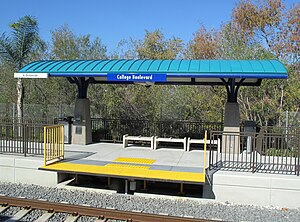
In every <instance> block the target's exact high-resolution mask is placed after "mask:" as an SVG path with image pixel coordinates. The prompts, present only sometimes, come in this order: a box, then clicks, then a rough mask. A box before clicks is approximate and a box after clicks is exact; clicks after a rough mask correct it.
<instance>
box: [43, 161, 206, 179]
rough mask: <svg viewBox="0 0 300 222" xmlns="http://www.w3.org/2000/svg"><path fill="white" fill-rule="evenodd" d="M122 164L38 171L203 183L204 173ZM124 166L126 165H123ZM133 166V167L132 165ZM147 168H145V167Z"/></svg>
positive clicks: (54, 166) (56, 165)
mask: <svg viewBox="0 0 300 222" xmlns="http://www.w3.org/2000/svg"><path fill="white" fill-rule="evenodd" d="M120 165H123V164H107V165H105V166H97V165H87V164H74V163H62V162H60V163H54V164H51V165H48V166H44V167H41V168H40V169H45V170H53V171H63V172H66V171H67V172H77V173H87V174H98V175H107V176H108V175H109V176H120V177H133V178H141V179H143V178H144V179H159V180H169V181H180V182H196V183H204V182H205V173H204V172H203V173H194V172H176V171H167V170H151V169H149V168H141V167H138V168H134V167H131V166H130V167H124V166H120ZM125 166H126V165H125ZM132 166H133V165H132ZM146 167H147V166H146Z"/></svg>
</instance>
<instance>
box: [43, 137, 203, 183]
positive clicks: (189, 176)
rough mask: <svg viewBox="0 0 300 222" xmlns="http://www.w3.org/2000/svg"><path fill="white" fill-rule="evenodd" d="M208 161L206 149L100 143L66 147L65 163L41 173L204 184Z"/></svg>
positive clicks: (62, 162)
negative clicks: (124, 146) (154, 148)
mask: <svg viewBox="0 0 300 222" xmlns="http://www.w3.org/2000/svg"><path fill="white" fill-rule="evenodd" d="M207 159H208V158H206V155H204V151H203V150H192V151H189V152H187V151H183V150H182V149H179V148H176V147H162V148H159V149H157V150H152V149H151V148H150V147H146V146H130V147H127V148H123V147H122V144H111V143H97V144H91V145H83V146H81V145H66V146H65V158H64V160H62V161H59V162H56V163H53V164H50V165H47V166H41V167H40V168H39V169H40V170H47V171H54V172H59V173H70V174H84V175H94V176H105V177H116V178H125V179H140V180H154V181H168V182H176V183H191V184H203V183H204V182H205V166H207V163H205V164H204V161H205V162H206V161H207Z"/></svg>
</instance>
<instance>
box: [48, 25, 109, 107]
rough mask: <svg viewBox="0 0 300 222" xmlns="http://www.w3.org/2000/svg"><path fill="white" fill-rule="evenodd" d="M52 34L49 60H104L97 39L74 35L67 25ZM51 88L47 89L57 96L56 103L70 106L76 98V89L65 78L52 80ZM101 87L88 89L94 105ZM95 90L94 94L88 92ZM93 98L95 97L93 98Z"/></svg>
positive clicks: (102, 48) (102, 46)
mask: <svg viewBox="0 0 300 222" xmlns="http://www.w3.org/2000/svg"><path fill="white" fill-rule="evenodd" d="M51 34H52V42H51V46H50V58H51V59H62V60H73V59H82V60H88V59H106V58H107V56H106V46H105V45H103V44H102V42H101V40H100V38H99V37H96V38H95V39H91V36H90V35H89V34H87V35H76V34H75V33H73V32H72V30H70V28H69V27H68V26H67V25H64V26H61V27H59V28H57V29H55V30H54V31H52V32H51ZM51 84H52V87H51V88H50V89H49V90H51V91H52V92H53V94H55V95H57V96H56V99H55V100H52V101H56V102H60V103H64V104H72V103H73V102H74V99H75V97H76V92H77V90H76V87H74V85H71V84H70V83H69V82H68V81H67V79H66V78H55V79H53V80H52V83H51ZM99 87H101V86H94V87H90V88H89V89H90V90H89V95H90V97H91V100H94V101H95V103H97V102H98V100H97V95H96V94H97V93H95V92H96V91H98V90H99ZM93 90H95V92H90V91H93ZM94 96H95V97H94Z"/></svg>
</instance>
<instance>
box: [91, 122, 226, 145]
mask: <svg viewBox="0 0 300 222" xmlns="http://www.w3.org/2000/svg"><path fill="white" fill-rule="evenodd" d="M222 128H223V124H222V123H214V122H196V121H193V122H192V121H150V120H128V119H127V120H125V119H105V118H92V135H93V141H94V142H99V141H113V142H122V138H123V135H124V134H129V135H132V136H139V135H142V136H159V137H179V138H184V137H191V138H194V139H202V138H204V132H205V130H208V131H211V130H222Z"/></svg>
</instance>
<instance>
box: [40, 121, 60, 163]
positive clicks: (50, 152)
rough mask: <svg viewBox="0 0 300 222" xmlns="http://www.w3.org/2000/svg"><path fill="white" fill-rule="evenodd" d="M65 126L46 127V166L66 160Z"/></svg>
mask: <svg viewBox="0 0 300 222" xmlns="http://www.w3.org/2000/svg"><path fill="white" fill-rule="evenodd" d="M64 148H65V141H64V126H63V125H54V126H45V127H44V165H45V166H46V165H49V164H51V163H54V162H57V161H59V160H62V159H64Z"/></svg>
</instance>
